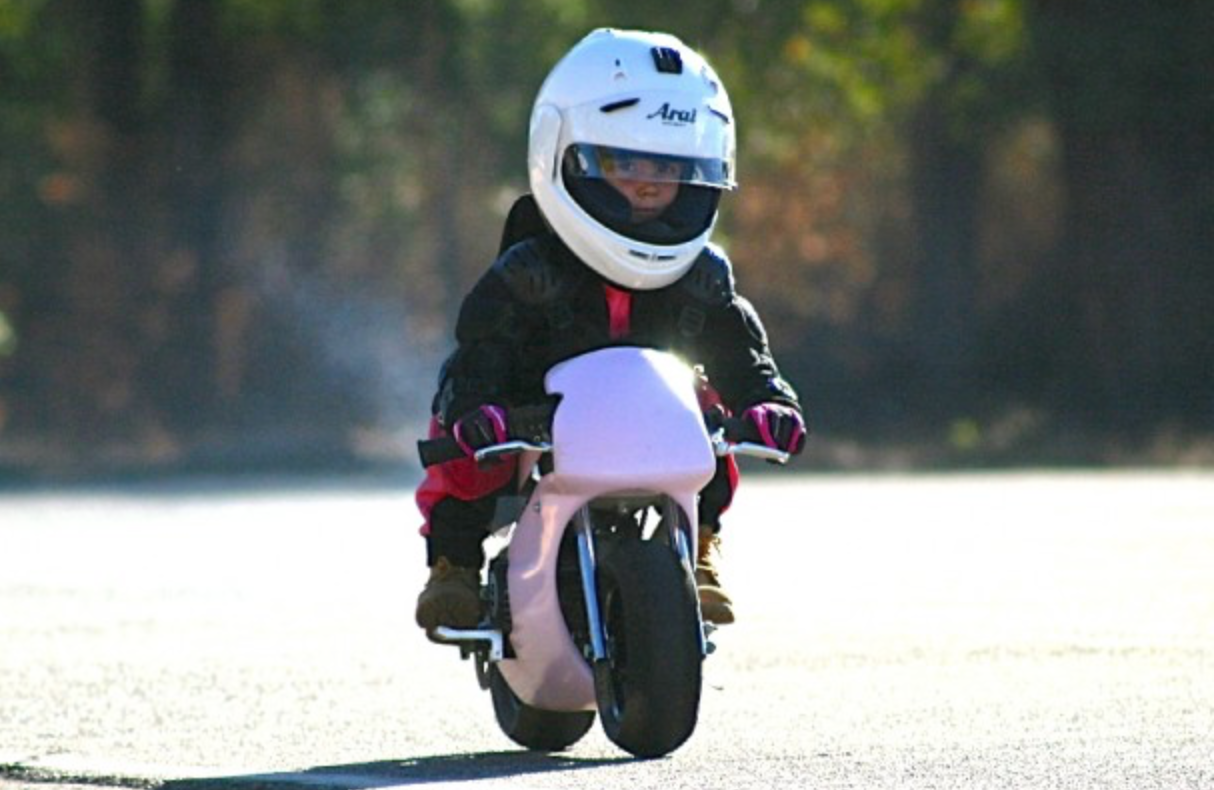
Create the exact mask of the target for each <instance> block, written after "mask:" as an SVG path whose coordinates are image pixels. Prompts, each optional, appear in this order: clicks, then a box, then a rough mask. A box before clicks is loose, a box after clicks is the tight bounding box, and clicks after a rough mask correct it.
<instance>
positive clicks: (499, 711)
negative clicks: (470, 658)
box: [489, 664, 594, 752]
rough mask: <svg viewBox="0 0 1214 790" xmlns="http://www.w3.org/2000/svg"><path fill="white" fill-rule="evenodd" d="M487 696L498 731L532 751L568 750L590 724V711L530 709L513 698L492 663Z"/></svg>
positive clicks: (511, 691)
mask: <svg viewBox="0 0 1214 790" xmlns="http://www.w3.org/2000/svg"><path fill="white" fill-rule="evenodd" d="M489 693H490V695H491V696H492V697H493V713H494V715H496V716H497V724H498V726H499V727H501V728H502V732H504V733H505V734H506V737H507V738H509V739H510V740H512V741H514V742H515V743H517V744H518V745H520V746H524V747H526V748H528V749H531V750H533V751H538V752H559V751H562V750H564V749H568V748H569V747H570V746H572V745H573V744H575V743H577V742H578V740H579V739H580V738H581V737H582V736H583V735H585V734H586V732H587V731H588V730H589V729H590V727H591V725H593V724H594V711H573V712H563V711H553V710H541V709H540V708H533V707H531V706H530V705H528V704H527V703H525V702H523V701H522V700H520V699H519V698H518V697H517V696H515V694H514V691H513V690H512V689H511V688H510V685H509V684H508V683H507V682H506V679H505V678H504V677H502V673H501V672H500V671H498V668H497V665H496V664H490V665H489Z"/></svg>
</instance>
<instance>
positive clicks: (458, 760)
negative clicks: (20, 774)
mask: <svg viewBox="0 0 1214 790" xmlns="http://www.w3.org/2000/svg"><path fill="white" fill-rule="evenodd" d="M634 759H635V758H632V757H623V756H621V757H612V758H579V757H571V756H568V755H560V754H545V753H540V752H528V751H514V752H478V753H472V754H445V755H436V756H433V757H416V758H410V759H404V760H381V761H377V762H368V763H353V764H349V765H326V766H317V767H314V768H307V769H303V770H300V771H287V772H281V773H269V774H249V775H244V776H220V777H210V778H205V779H181V780H171V781H168V782H165V783H164V784H163V785H160V787H161V788H163V790H209V789H210V788H240V789H241V790H251V789H252V788H259V787H281V786H282V785H287V784H291V785H298V784H304V783H306V785H307V786H308V787H309V788H312V789H313V790H324V788H328V787H332V788H340V790H359V789H360V788H377V787H389V786H395V785H426V784H432V783H437V782H453V781H474V780H478V779H508V778H511V777H518V776H528V775H531V774H546V773H557V772H566V771H578V770H585V769H588V768H601V767H604V766H611V765H619V764H622V763H628V762H632V761H633V760H634ZM326 777H330V778H331V779H332V784H328V783H327V782H326Z"/></svg>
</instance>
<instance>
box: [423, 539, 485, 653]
mask: <svg viewBox="0 0 1214 790" xmlns="http://www.w3.org/2000/svg"><path fill="white" fill-rule="evenodd" d="M480 586H481V574H480V571H479V570H477V569H475V568H461V567H459V566H456V565H452V564H451V562H450V561H449V560H448V559H447V558H446V557H439V558H438V559H437V560H435V562H434V565H432V566H431V567H430V579H429V581H427V582H426V586H425V588H424V589H423V590H422V592H421V595H419V596H418V597H417V624H418V625H420V626H421V627H422V628H424V629H426V633H427V635H431V634H433V632H434V629H435V628H438V627H439V626H446V627H448V628H476V626H477V625H478V624H479V623H480V619H481V596H480ZM431 639H433V636H431Z"/></svg>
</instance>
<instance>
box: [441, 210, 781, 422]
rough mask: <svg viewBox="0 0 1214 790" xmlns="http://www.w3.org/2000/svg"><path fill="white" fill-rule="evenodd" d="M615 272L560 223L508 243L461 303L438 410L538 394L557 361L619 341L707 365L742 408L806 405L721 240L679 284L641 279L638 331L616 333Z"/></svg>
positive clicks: (526, 399) (455, 412)
mask: <svg viewBox="0 0 1214 790" xmlns="http://www.w3.org/2000/svg"><path fill="white" fill-rule="evenodd" d="M605 283H606V280H604V279H603V278H602V277H600V276H599V275H598V274H597V273H596V272H594V271H593V270H592V269H590V268H589V267H588V266H586V265H585V264H583V263H582V262H581V261H580V260H578V258H577V257H575V256H574V254H573V253H572V252H571V251H570V250H569V249H568V248H567V247H566V246H565V245H564V244H563V243H561V241H560V239H559V238H558V237H557V236H556V235H555V234H553V233H551V232H544V233H541V234H540V235H538V236H534V237H531V238H528V239H525V240H524V241H521V242H519V243H517V244H514V245H512V246H510V247H509V248H508V249H506V251H505V252H504V253H502V255H501V256H500V257H499V258H498V259H497V261H496V262H495V263H494V264H493V266H492V267H491V268H490V269H489V271H488V272H486V273H485V275H484V276H483V277H482V278H481V279H480V281H479V282H478V283H477V284H476V285H475V286H474V287H473V289H472V291H471V292H470V293H469V294H468V296H467V297H466V298H465V299H464V303H463V306H462V307H461V309H460V314H459V320H458V323H457V324H456V329H455V336H456V340H457V341H458V347H457V348H456V350H455V352H454V353H453V354H452V355H451V356H450V357H449V358H448V359H447V361H446V362H445V363H444V365H443V368H442V372H441V374H440V378H439V391H438V395H437V396H436V397H435V403H434V410H435V413H436V414H437V415H438V416H439V418H440V420H442V422H443V423H444V424H445V425H450V424H452V422H453V421H454V420H455V419H458V418H459V417H461V416H463V415H464V414H466V413H467V412H469V411H471V410H472V409H474V408H476V407H477V406H479V405H481V404H486V403H496V404H500V405H503V406H518V405H523V404H530V403H538V402H540V401H542V400H543V399H544V397H545V396H544V374H545V373H546V372H547V370H548V369H549V368H550V367H552V366H553V365H554V364H556V363H557V362H560V361H562V360H565V359H569V358H570V357H573V356H577V355H578V354H582V353H584V352H587V351H591V350H594V349H598V348H604V347H607V346H613V345H635V346H645V347H651V348H660V349H663V350H667V351H672V352H674V353H676V354H678V355H679V356H681V357H682V358H683V359H684V360H685V361H687V362H688V363H690V364H692V365H698V366H702V367H703V370H704V372H705V374H706V375H707V377H708V380H709V383H710V384H711V385H712V386H713V387H714V388H715V389H716V390H717V392H718V393H720V395H721V398H722V400H723V401H724V403H725V405H726V406H728V407H729V408H730V409H731V410H733V411H734V412H735V413H736V412H738V411H741V410H743V409H745V408H747V407H749V406H752V405H754V404H756V403H761V402H776V403H783V404H786V405H789V406H793V407H797V408H799V404H798V403H797V395H796V393H795V392H794V390H793V388H792V387H791V386H790V385H789V384H788V382H786V381H785V380H784V379H783V378H782V377H781V376H780V372H779V370H778V369H777V367H776V363H775V360H774V359H773V358H772V355H771V351H770V349H769V348H768V344H767V335H766V332H765V331H764V329H763V325H762V323H761V322H760V321H759V317H758V315H757V314H756V313H755V310H754V308H753V307H752V306H751V304H750V302H748V301H747V300H746V299H744V298H743V297H742V296H740V295H739V294H738V293H737V292H736V291H735V290H734V278H733V271H732V268H731V266H730V263H729V259H728V258H727V257H726V256H725V254H724V253H723V252H722V251H721V250H720V249H718V248H715V247H712V246H709V247H708V248H706V249H705V250H704V252H702V253H701V254H700V256H699V258H698V259H697V260H696V262H695V264H694V265H693V266H692V268H691V270H690V271H688V273H687V274H685V275H684V276H683V277H682V278H680V279H679V280H678V281H676V282H675V283H673V284H672V285H669V286H667V287H665V288H661V289H658V290H652V291H632V292H631V293H632V312H631V322H630V330H631V331H630V333H629V335H628V336H627V337H626V338H623V339H618V340H612V339H611V338H610V335H609V318H608V307H607V301H606V296H605V290H604V284H605Z"/></svg>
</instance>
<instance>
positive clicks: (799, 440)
mask: <svg viewBox="0 0 1214 790" xmlns="http://www.w3.org/2000/svg"><path fill="white" fill-rule="evenodd" d="M742 416H743V417H745V418H746V419H748V420H750V421H751V422H752V423H754V425H755V427H756V428H757V429H758V431H759V437H760V438H761V439H762V440H763V444H765V445H767V446H768V447H772V448H774V449H776V450H783V451H785V452H789V453H795V452H797V451H798V450H800V449H801V445H802V444H803V443H804V442H805V420H804V419H803V418H802V417H801V413H800V412H799V411H797V410H796V409H794V408H792V407H791V406H784V405H783V404H779V403H760V404H759V405H757V406H751V407H750V408H749V409H747V410H746V411H744V412H742ZM780 420H790V421H792V423H793V429H792V433H791V434H790V435H789V437H788V441H787V443H784V444H781V442H780V440H779V439H778V438H776V430H775V425H776V423H777V422H778V421H780Z"/></svg>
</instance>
